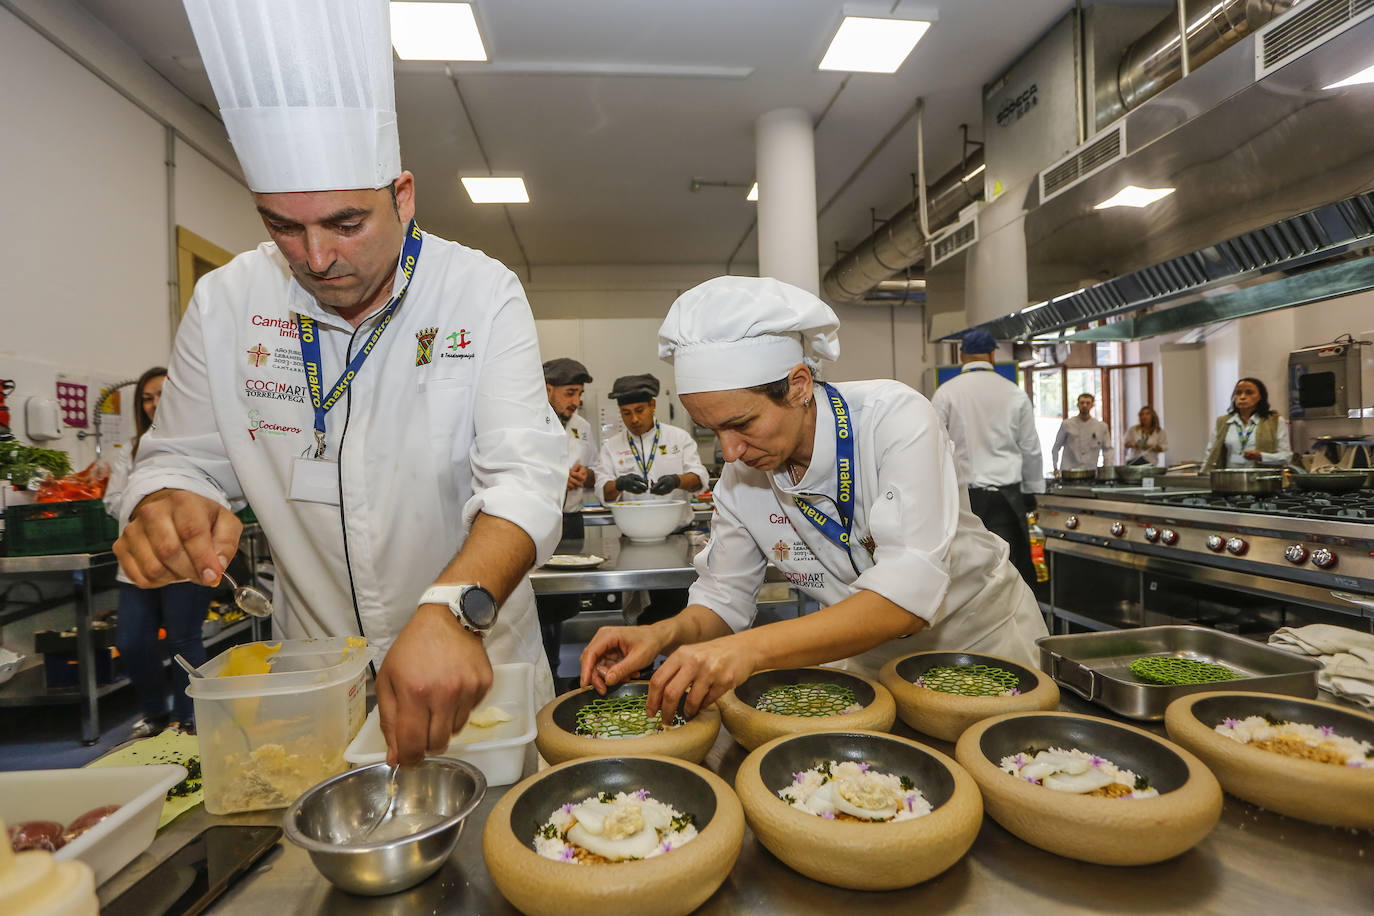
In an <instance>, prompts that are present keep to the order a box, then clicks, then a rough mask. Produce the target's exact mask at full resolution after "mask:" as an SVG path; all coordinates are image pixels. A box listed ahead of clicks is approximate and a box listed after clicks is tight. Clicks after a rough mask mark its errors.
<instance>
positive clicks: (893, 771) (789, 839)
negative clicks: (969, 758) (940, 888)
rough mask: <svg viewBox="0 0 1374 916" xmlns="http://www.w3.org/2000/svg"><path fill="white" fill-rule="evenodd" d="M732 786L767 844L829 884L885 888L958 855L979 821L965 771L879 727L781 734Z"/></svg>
mask: <svg viewBox="0 0 1374 916" xmlns="http://www.w3.org/2000/svg"><path fill="white" fill-rule="evenodd" d="M735 790H736V792H738V793H739V797H740V801H741V803H742V804H743V805H744V812H745V816H746V817H747V818H748V820H749V826H750V827H751V828H752V829H753V831H754V834H755V835H756V836H757V837H758V839H759V842H761V843H762V844H763V845H764V846H765V847H766V848H767V849H768V851H769V852H771V853H773V855H775V856H777V857H778V858H779V859H781V860H782V861H783V862H785V863H786V864H787V865H788V866H789V867H791V868H793V869H795V870H796V871H798V872H800V873H801V874H803V875H806V876H807V877H808V878H812V879H814V880H816V881H822V882H824V883H826V884H832V885H835V886H836V887H847V888H854V889H857V890H891V889H894V888H900V887H909V886H911V885H913V884H918V883H920V882H922V881H925V880H928V879H929V878H932V877H934V876H935V875H938V874H939V873H940V872H942V871H944V870H945V869H947V868H949V867H950V866H951V865H953V864H954V863H955V862H957V861H958V860H959V859H960V858H961V857H962V856H963V855H964V853H965V852H967V851H968V849H969V847H970V846H971V845H972V844H973V840H974V838H975V837H976V836H977V835H978V830H979V828H980V827H981V825H982V821H983V804H982V801H981V799H980V798H979V795H978V789H977V787H976V786H975V785H974V783H973V780H972V779H970V778H969V775H968V774H967V773H965V772H964V770H963V769H962V768H961V767H960V766H959V765H958V764H957V763H955V762H954V761H953V760H951V759H949V758H948V757H946V756H945V755H944V754H941V753H940V752H939V751H936V750H934V749H932V748H929V747H926V746H924V745H921V744H918V743H916V742H915V741H910V740H908V739H906V738H901V737H898V736H896V735H889V734H885V733H883V732H876V731H850V730H845V731H830V732H804V733H801V734H792V735H781V736H779V737H777V738H774V739H772V740H771V741H769V742H767V743H766V744H764V745H762V746H761V747H759V748H757V749H756V750H754V751H753V752H752V753H750V754H749V756H748V757H746V758H745V759H744V762H743V763H741V764H740V768H739V771H738V773H737V774H736V776H735Z"/></svg>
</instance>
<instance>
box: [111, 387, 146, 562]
mask: <svg viewBox="0 0 1374 916" xmlns="http://www.w3.org/2000/svg"><path fill="white" fill-rule="evenodd" d="M139 409H140V410H142V409H143V408H142V407H139ZM133 451H134V445H133V443H132V442H130V443H128V444H127V445H124V446H122V447H120V446H116V448H115V455H114V460H113V461H111V462H110V479H109V480H107V481H105V495H104V497H103V499H104V501H105V512H106V513H107V514H109V515H113V516H114V517H115V518H119V517H120V514H119V507H120V506H121V505H122V504H123V501H124V488H125V487H127V486H128V485H129V468H130V466H131V465H132V464H133V458H132V457H131V456H132V455H133ZM115 580H116V581H119V582H123V583H125V584H127V585H132V584H133V583H132V582H131V581H129V577H128V576H126V575H124V569H123V567H116V568H115Z"/></svg>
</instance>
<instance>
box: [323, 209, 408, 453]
mask: <svg viewBox="0 0 1374 916" xmlns="http://www.w3.org/2000/svg"><path fill="white" fill-rule="evenodd" d="M420 243H421V232H420V227H419V225H418V224H417V223H416V222H415V220H413V219H412V220H411V221H410V225H409V226H407V227H406V242H405V246H404V247H403V248H402V249H401V273H402V274H404V275H405V280H403V281H402V283H401V291H400V292H398V293H397V294H396V295H394V296H392V297H391V301H390V302H388V303H387V304H386V308H385V309H383V310H382V317H381V319H380V320H379V321H378V322H377V325H376V327H374V328H373V329H372V333H371V334H369V335H368V336H367V342H366V343H364V344H363V346H362V349H360V350H359V351H358V352H357V354H356V355H355V356H354V357H353V359H351V360H349V362H348V366H347V367H345V368H344V371H343V374H342V375H340V376H339V380H338V381H337V382H335V383H334V387H333V388H331V389H329V394H328V396H324V391H323V388H322V387H321V383H320V378H321V367H322V363H321V361H320V335H319V334H318V332H317V331H316V330H315V319H313V318H311V317H310V316H309V315H299V316H297V323H298V324H299V325H300V330H301V360H302V361H303V362H304V363H305V380H306V383H307V385H308V387H309V388H310V404H311V406H312V407H314V408H315V457H316V458H323V457H324V430H325V425H324V417H325V414H327V413H329V409H330V408H331V407H333V406H334V405H335V404H337V403H338V402H339V398H341V397H343V395H344V392H346V391H347V390H348V386H349V385H351V384H353V378H354V376H356V375H357V374H358V370H360V369H362V367H363V363H364V362H366V361H367V357H368V354H370V353H371V352H372V348H373V347H375V346H376V345H377V341H379V340H381V339H382V332H383V331H385V330H386V326H387V325H389V324H390V323H391V319H392V318H393V317H394V316H395V315H396V310H397V309H399V308H400V307H401V302H402V301H403V300H404V299H405V297H406V293H407V292H408V291H409V290H410V276H411V274H413V273H414V272H415V264H416V262H418V261H419V260H420Z"/></svg>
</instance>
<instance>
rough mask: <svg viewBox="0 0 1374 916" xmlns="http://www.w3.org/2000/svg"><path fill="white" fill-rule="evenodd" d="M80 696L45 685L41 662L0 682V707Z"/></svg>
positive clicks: (228, 631) (121, 682) (225, 633)
mask: <svg viewBox="0 0 1374 916" xmlns="http://www.w3.org/2000/svg"><path fill="white" fill-rule="evenodd" d="M252 626H253V621H252V619H251V618H247V617H245V618H244V619H243V620H239V621H236V622H234V623H231V624H230V625H229V626H227V627H225V628H224V629H222V630H220V631H219V632H218V633H216V634H215V635H214V636H211V637H210V638H209V639H207V640H205V648H207V649H208V648H210V647H211V646H215V645H218V644H220V643H222V642H225V641H227V640H229V639H231V638H233V637H234V636H237V635H238V634H239V633H245V632H249V631H251V629H252ZM162 664H163V666H164V667H166V666H168V665H170V664H172V661H171V659H164V660H163V663H162ZM127 684H129V679H128V678H127V677H120V678H116V679H115V680H113V681H111V682H110V683H108V684H99V685H97V686H96V688H95V696H96V698H97V699H99V698H100V697H105V696H109V695H110V694H112V693H114V692H115V691H116V690H118V689H119V688H121V687H124V686H126V685H127ZM82 699H83V697H82V696H81V690H80V688H78V687H58V688H49V687H48V685H47V683H46V682H45V678H44V673H43V665H41V664H38V665H32V666H30V667H28V668H25V669H24V670H23V671H20V672H19V673H17V674H16V675H15V676H14V677H12V678H10V680H9V682H8V683H5V684H0V707H3V706H67V705H71V704H74V703H80V702H81V701H82Z"/></svg>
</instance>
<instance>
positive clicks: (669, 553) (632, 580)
mask: <svg viewBox="0 0 1374 916" xmlns="http://www.w3.org/2000/svg"><path fill="white" fill-rule="evenodd" d="M705 544H706V542H705V540H704V539H703V538H701V537H700V536H696V537H694V536H692V535H690V534H670V535H668V537H666V538H665V539H663V540H662V541H660V542H658V543H656V544H635V543H633V542H632V541H630V540H629V539H627V538H622V537H621V536H620V529H619V528H616V527H615V526H614V525H597V526H595V527H590V526H589V527H588V528H587V529H586V532H585V534H584V536H583V537H580V538H572V539H569V540H565V541H562V542H561V543H560V544H559V545H558V551H557V552H558V553H563V554H575V555H581V556H586V555H590V554H595V555H596V556H600V557H605V558H606V562H605V563H602V564H601V565H600V566H598V567H596V568H595V569H552V568H548V567H542V566H541V567H539V568H537V569H533V570H531V571H530V584H531V585H533V586H534V593H535V594H536V595H571V594H587V593H589V592H591V593H594V592H618V591H637V590H641V589H664V588H687V587H688V586H689V585H691V584H692V583H693V582H695V581H696V578H697V571H696V569H695V568H694V567H693V566H692V558H693V557H695V556H696V555H697V552H698V551H699V550H701V548H702V547H704V546H705Z"/></svg>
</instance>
